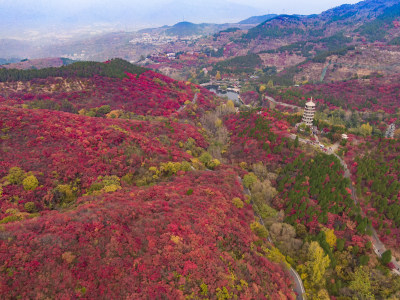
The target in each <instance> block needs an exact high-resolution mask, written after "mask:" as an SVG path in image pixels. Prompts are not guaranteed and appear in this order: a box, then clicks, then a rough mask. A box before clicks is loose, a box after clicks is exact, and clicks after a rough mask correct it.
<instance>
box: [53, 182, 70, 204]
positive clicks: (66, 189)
mask: <svg viewBox="0 0 400 300" xmlns="http://www.w3.org/2000/svg"><path fill="white" fill-rule="evenodd" d="M55 190H56V191H57V192H58V193H59V194H61V195H62V202H66V203H69V202H72V201H73V200H74V199H75V196H74V193H73V192H72V189H71V187H70V186H69V185H68V184H59V185H57V187H56V188H55Z"/></svg>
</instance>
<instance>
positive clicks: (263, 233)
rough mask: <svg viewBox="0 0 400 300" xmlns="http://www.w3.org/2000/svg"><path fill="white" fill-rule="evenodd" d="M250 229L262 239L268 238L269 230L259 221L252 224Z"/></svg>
mask: <svg viewBox="0 0 400 300" xmlns="http://www.w3.org/2000/svg"><path fill="white" fill-rule="evenodd" d="M250 229H251V231H253V232H254V233H255V234H256V235H257V236H258V237H260V238H267V237H268V230H267V229H266V228H265V227H264V226H263V225H262V224H260V223H258V222H257V221H254V222H252V223H251V224H250Z"/></svg>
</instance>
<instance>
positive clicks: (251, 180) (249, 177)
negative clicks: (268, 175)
mask: <svg viewBox="0 0 400 300" xmlns="http://www.w3.org/2000/svg"><path fill="white" fill-rule="evenodd" d="M256 182H257V176H256V175H254V173H252V172H250V173H249V174H246V175H244V177H243V184H244V186H245V187H246V188H248V189H249V188H252V186H253V185H254V184H255V183H256Z"/></svg>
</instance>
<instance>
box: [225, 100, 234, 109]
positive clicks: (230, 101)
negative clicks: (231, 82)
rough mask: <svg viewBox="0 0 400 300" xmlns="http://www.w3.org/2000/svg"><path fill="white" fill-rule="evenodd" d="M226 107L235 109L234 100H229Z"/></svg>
mask: <svg viewBox="0 0 400 300" xmlns="http://www.w3.org/2000/svg"><path fill="white" fill-rule="evenodd" d="M226 106H227V107H229V108H235V103H233V101H232V100H228V101H227V102H226Z"/></svg>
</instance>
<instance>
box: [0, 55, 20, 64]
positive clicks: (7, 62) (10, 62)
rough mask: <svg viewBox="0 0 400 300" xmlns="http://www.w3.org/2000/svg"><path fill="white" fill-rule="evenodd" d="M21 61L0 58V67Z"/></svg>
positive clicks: (18, 59)
mask: <svg viewBox="0 0 400 300" xmlns="http://www.w3.org/2000/svg"><path fill="white" fill-rule="evenodd" d="M20 60H21V59H20V58H14V57H12V58H0V66H1V65H6V64H12V63H15V62H19V61H20Z"/></svg>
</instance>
